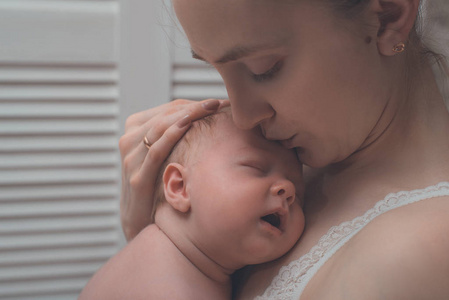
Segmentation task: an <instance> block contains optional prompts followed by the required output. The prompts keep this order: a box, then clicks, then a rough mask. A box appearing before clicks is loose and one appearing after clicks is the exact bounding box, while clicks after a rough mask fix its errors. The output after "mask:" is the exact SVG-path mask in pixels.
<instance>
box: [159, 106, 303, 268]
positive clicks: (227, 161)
mask: <svg viewBox="0 0 449 300" xmlns="http://www.w3.org/2000/svg"><path fill="white" fill-rule="evenodd" d="M159 186H160V190H159V191H158V201H159V204H158V207H159V208H158V212H157V213H156V224H158V223H160V222H163V223H164V224H163V226H167V225H170V222H171V226H176V227H177V229H176V230H178V232H182V234H184V235H186V236H188V239H189V240H190V241H192V242H193V243H195V246H196V247H197V248H199V249H200V250H201V251H202V252H203V253H204V254H206V255H207V256H208V257H210V258H211V259H213V260H215V261H216V262H217V263H218V264H219V265H221V266H223V267H226V268H229V269H238V268H240V267H243V266H244V265H248V264H257V263H262V262H266V261H270V260H273V259H276V258H278V257H280V256H282V255H283V254H285V253H286V252H287V251H288V250H289V249H290V248H291V247H292V246H293V245H294V244H295V243H296V241H297V240H298V238H299V236H300V235H301V233H302V231H303V228H304V216H303V213H302V209H301V202H302V197H303V181H302V173H301V164H300V163H299V161H298V159H297V157H296V154H295V152H294V151H293V150H288V149H286V148H284V147H282V146H281V145H280V144H279V143H278V142H275V141H269V140H266V139H265V138H264V137H263V135H262V134H261V132H260V130H259V129H253V130H241V129H238V128H237V127H235V125H234V123H233V122H232V116H231V113H230V111H229V110H223V111H221V112H219V113H217V114H215V115H212V116H209V117H207V118H205V119H202V120H199V121H197V122H195V123H193V124H192V128H191V129H189V131H188V132H187V133H186V135H185V136H184V138H183V139H182V140H181V141H180V142H179V143H178V145H177V146H176V147H175V149H174V150H173V152H172V153H171V155H170V157H169V158H168V159H167V162H166V163H165V165H164V173H163V175H161V176H160V179H159ZM162 207H165V208H164V210H165V211H166V212H167V208H168V210H169V211H170V212H171V213H170V216H174V217H173V218H171V219H170V221H166V220H165V221H164V218H166V216H167V215H166V214H164V217H158V214H159V209H161V208H162ZM173 223H176V224H174V225H173ZM158 225H159V226H160V224H158Z"/></svg>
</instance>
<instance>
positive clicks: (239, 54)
mask: <svg viewBox="0 0 449 300" xmlns="http://www.w3.org/2000/svg"><path fill="white" fill-rule="evenodd" d="M285 41H286V39H285V38H283V39H279V40H277V41H276V42H274V43H269V44H262V45H255V46H237V47H234V48H233V49H231V50H229V51H228V52H226V53H225V54H224V55H223V56H222V57H221V58H220V59H218V60H216V61H215V62H214V64H218V65H220V64H225V63H228V62H231V61H235V60H238V59H241V58H243V57H246V56H249V55H251V54H254V53H256V52H258V51H263V50H269V49H273V48H278V47H280V46H281V45H283V44H285ZM191 52H192V57H193V58H195V59H199V60H202V61H205V62H207V61H206V60H205V59H204V58H202V57H201V56H200V55H199V54H198V53H196V52H195V51H194V50H193V49H191Z"/></svg>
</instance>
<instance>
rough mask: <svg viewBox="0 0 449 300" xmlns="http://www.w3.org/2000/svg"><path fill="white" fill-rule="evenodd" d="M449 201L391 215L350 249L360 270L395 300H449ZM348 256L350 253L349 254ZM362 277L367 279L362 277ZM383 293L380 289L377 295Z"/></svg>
mask: <svg viewBox="0 0 449 300" xmlns="http://www.w3.org/2000/svg"><path fill="white" fill-rule="evenodd" d="M448 217H449V196H440V197H434V198H431V199H427V200H425V201H419V202H417V203H413V204H410V205H406V206H403V207H400V208H397V209H394V210H391V211H389V212H387V213H385V214H383V215H381V216H379V217H377V218H376V219H374V220H373V221H372V222H371V223H370V224H368V225H367V226H366V227H365V228H364V229H363V230H362V231H361V232H360V233H359V234H358V235H357V236H355V237H354V239H353V240H352V241H351V242H350V243H349V244H348V245H347V246H348V247H347V248H346V249H347V250H348V251H347V255H345V256H346V257H347V259H348V261H349V259H350V260H351V261H353V262H357V265H356V264H354V263H353V264H352V265H353V267H354V270H355V271H356V272H357V273H359V275H360V276H362V275H364V276H367V274H366V273H365V272H366V271H369V273H368V278H366V277H365V278H366V279H369V280H371V281H373V282H376V284H375V285H371V287H372V288H373V289H374V290H373V292H374V293H376V292H378V293H385V294H386V295H391V297H392V298H391V299H399V298H403V297H406V298H407V299H446V298H447V295H449V284H448V282H449V259H448V257H447V253H449V235H448V232H449V218H448ZM345 252H346V251H345ZM360 278H363V276H362V277H360ZM376 289H377V290H376Z"/></svg>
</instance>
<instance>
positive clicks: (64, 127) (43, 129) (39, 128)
mask: <svg viewBox="0 0 449 300" xmlns="http://www.w3.org/2000/svg"><path fill="white" fill-rule="evenodd" d="M118 129H119V127H118V121H117V120H116V119H112V118H111V119H99V118H93V119H85V120H73V119H49V120H41V119H37V120H28V119H26V120H0V135H29V134H81V133H90V134H93V133H107V134H110V133H115V132H117V131H118Z"/></svg>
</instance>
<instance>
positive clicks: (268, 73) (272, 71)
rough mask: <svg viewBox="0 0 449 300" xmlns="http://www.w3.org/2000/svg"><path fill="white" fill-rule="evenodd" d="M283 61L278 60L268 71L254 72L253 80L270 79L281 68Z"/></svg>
mask: <svg viewBox="0 0 449 300" xmlns="http://www.w3.org/2000/svg"><path fill="white" fill-rule="evenodd" d="M281 67H282V61H278V62H276V63H275V64H274V65H273V66H272V67H271V68H270V69H269V70H268V71H266V72H264V73H261V74H252V77H253V80H254V81H256V82H264V81H267V80H270V79H272V78H273V77H274V75H276V73H277V72H279V71H280V70H281Z"/></svg>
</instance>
